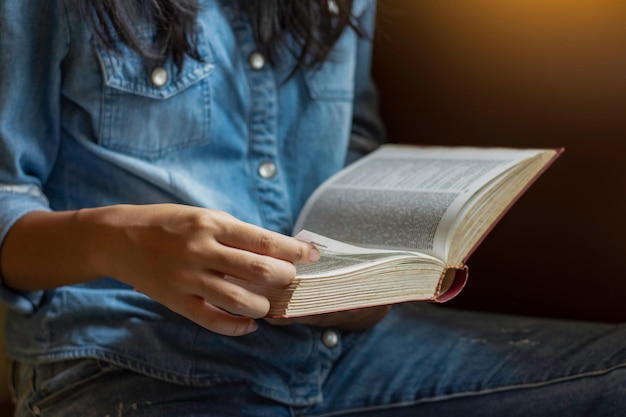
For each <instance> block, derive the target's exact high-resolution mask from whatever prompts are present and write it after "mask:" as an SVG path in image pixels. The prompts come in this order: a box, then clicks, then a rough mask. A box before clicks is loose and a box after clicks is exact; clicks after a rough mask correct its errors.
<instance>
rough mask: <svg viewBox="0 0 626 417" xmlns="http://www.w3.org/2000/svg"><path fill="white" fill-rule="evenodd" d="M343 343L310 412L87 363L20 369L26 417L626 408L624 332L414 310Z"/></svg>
mask: <svg viewBox="0 0 626 417" xmlns="http://www.w3.org/2000/svg"><path fill="white" fill-rule="evenodd" d="M343 337H345V341H344V342H345V343H343V345H345V346H349V348H347V349H346V350H345V352H342V355H341V356H340V358H339V359H338V361H337V362H335V364H334V367H333V369H332V370H331V371H330V373H329V374H328V376H327V378H326V380H325V381H322V382H323V397H324V400H323V402H321V403H319V404H316V405H315V406H313V407H309V408H306V409H305V408H302V409H291V408H290V407H288V406H286V405H283V404H279V403H276V402H273V401H271V400H268V399H265V398H263V397H262V396H259V395H257V394H255V393H254V390H252V389H251V388H250V387H249V386H248V385H247V384H246V383H244V382H243V381H241V382H237V381H231V382H229V383H223V384H217V385H214V386H208V387H185V386H180V385H175V384H172V383H169V382H165V381H159V380H155V379H152V378H150V377H147V376H144V375H140V374H137V373H134V372H131V371H128V370H125V369H122V368H119V367H117V366H115V365H111V364H107V363H105V362H102V361H99V360H93V359H85V360H75V361H68V362H63V363H56V364H48V365H40V366H37V367H35V368H33V367H30V366H27V365H21V366H20V367H19V368H20V369H18V372H17V375H18V378H16V380H17V381H18V382H19V383H18V384H16V385H18V387H17V388H18V389H17V391H18V394H19V397H20V398H21V401H20V402H19V404H18V411H17V414H16V416H17V417H23V416H31V417H32V415H40V416H42V417H45V416H48V417H56V416H64V417H72V416H81V417H89V416H106V415H109V416H111V417H113V416H129V417H143V416H151V417H161V416H171V415H176V416H183V415H184V416H189V417H194V416H197V417H200V416H206V417H209V416H224V417H225V416H266V415H267V416H277V417H279V416H283V415H284V416H292V415H310V416H324V415H333V416H346V417H347V416H402V415H407V416H409V415H410V416H436V415H448V416H471V415H481V416H500V415H506V416H507V417H508V416H515V415H524V416H527V415H533V416H541V415H555V414H557V413H558V415H559V417H565V416H568V415H572V416H577V415H583V414H584V415H594V416H605V415H606V416H609V415H617V414H616V413H618V412H617V411H615V410H623V409H624V407H626V405H625V403H626V401H625V400H624V398H626V395H625V394H626V370H625V369H624V367H625V366H626V349H625V348H626V327H625V326H624V325H610V324H595V323H582V322H565V321H558V320H545V319H536V318H525V317H514V316H503V315H493V314H482V313H477V312H469V311H458V310H453V309H448V308H446V307H439V306H430V305H424V304H415V305H406V306H402V307H398V308H395V309H394V310H393V311H392V313H391V314H390V315H389V317H388V318H387V319H386V320H385V321H383V322H382V323H381V324H380V325H378V326H376V327H375V328H374V329H373V330H371V331H368V332H364V333H361V334H346V335H344V336H343ZM476 407H479V409H480V411H479V412H478V411H476ZM583 410H584V411H583ZM542 413H543V414H542ZM568 413H570V414H568Z"/></svg>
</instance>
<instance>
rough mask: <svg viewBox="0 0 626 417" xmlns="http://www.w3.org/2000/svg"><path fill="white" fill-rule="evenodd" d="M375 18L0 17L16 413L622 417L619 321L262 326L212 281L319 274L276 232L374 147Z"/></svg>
mask: <svg viewBox="0 0 626 417" xmlns="http://www.w3.org/2000/svg"><path fill="white" fill-rule="evenodd" d="M374 17H375V3H374V1H373V0H353V1H351V0H335V1H332V0H328V1H327V0H309V1H304V0H303V1H292V0H256V1H251V0H247V1H246V0H240V1H231V0H201V1H199V2H196V1H194V0H184V1H174V0H135V1H131V0H103V1H95V0H46V1H36V0H21V1H19V2H3V3H2V4H1V5H0V46H1V48H0V51H1V52H0V53H1V54H2V61H1V64H0V147H1V152H0V207H2V210H0V238H1V239H2V240H1V241H2V252H1V254H0V255H1V258H0V262H1V264H0V265H1V271H2V277H1V278H2V290H1V291H2V293H1V296H2V299H3V300H4V302H6V303H7V304H8V306H9V317H8V323H7V329H6V332H7V340H8V343H9V351H10V354H11V355H12V356H13V358H14V359H15V362H14V365H13V377H12V380H13V386H14V389H15V392H16V398H17V411H16V415H17V416H26V415H33V414H34V415H39V416H66V417H67V416H92V415H93V416H101V415H102V416H104V415H109V416H114V415H125V416H143V415H146V416H153V417H154V416H157V417H158V416H166V415H167V416H170V415H183V416H213V415H215V416H229V415H252V416H259V415H268V416H270V415H271V416H280V415H286V416H290V415H296V414H297V415H329V414H332V415H411V416H414V415H442V414H440V413H444V414H448V415H460V414H461V413H465V414H467V413H471V412H472V410H474V409H475V408H474V407H475V406H476V404H479V405H480V408H479V409H480V410H481V411H480V415H515V413H516V412H518V413H520V414H519V415H537V416H538V415H544V414H545V415H552V414H551V413H554V412H555V410H561V413H562V414H563V415H566V413H567V412H573V413H579V412H580V411H581V410H582V409H584V408H581V407H587V406H593V407H596V408H594V409H593V411H594V412H595V413H596V414H594V415H614V414H612V413H614V411H615V410H616V409H617V408H615V407H621V406H623V405H622V404H620V403H618V400H617V399H622V398H624V397H623V392H624V378H623V372H624V371H623V370H622V369H623V368H622V366H623V364H624V356H625V354H624V353H619V352H617V353H616V349H615V348H614V346H617V345H618V341H619V340H621V341H622V343H623V340H624V330H623V329H622V328H619V327H613V326H597V325H588V326H583V325H568V324H563V323H551V322H545V323H544V322H538V321H532V320H526V319H512V318H498V317H488V316H487V317H483V316H481V315H478V314H470V313H464V314H461V313H458V312H451V311H446V310H443V311H441V310H437V309H429V308H426V307H424V306H420V305H417V306H404V307H397V308H394V309H392V310H391V311H390V309H389V308H387V307H379V308H373V309H367V310H361V311H355V312H349V313H337V314H331V315H324V316H319V317H311V318H306V319H301V320H296V321H281V320H277V321H276V320H274V321H271V322H270V321H266V320H263V319H262V318H263V317H264V316H265V314H266V313H267V311H268V308H269V303H268V301H267V300H266V299H265V298H264V297H262V296H260V295H257V294H254V293H253V292H251V291H249V290H247V289H246V288H243V287H239V286H235V285H233V284H230V283H228V282H227V281H225V280H224V279H223V278H224V276H225V275H232V276H236V277H239V278H242V279H244V280H247V281H250V282H257V283H259V282H260V283H263V284H265V285H268V286H274V287H276V288H281V287H283V286H285V285H287V284H288V283H289V282H290V281H291V280H292V279H293V278H294V276H295V266H294V265H295V264H297V263H301V262H314V261H315V260H316V259H317V257H318V256H319V253H318V252H317V250H316V249H315V248H314V247H313V246H311V245H308V244H305V243H303V242H299V241H297V240H295V239H293V238H290V237H288V235H289V234H290V232H291V228H292V225H293V222H294V219H295V217H296V216H297V214H298V212H299V210H300V208H301V207H302V204H303V202H304V200H305V199H306V198H307V197H308V195H309V194H310V193H311V192H312V190H313V189H314V188H315V187H316V186H317V185H318V184H319V183H320V182H321V181H323V180H324V179H325V178H327V177H328V176H329V175H331V174H333V173H334V172H336V171H337V170H339V169H340V168H341V167H342V166H343V164H344V163H345V162H346V161H350V160H352V159H353V158H356V157H358V156H359V155H362V154H364V153H365V152H367V151H369V150H371V149H373V148H375V147H376V146H377V144H379V143H381V142H382V140H383V137H384V134H383V128H382V126H381V122H380V120H379V117H378V115H377V113H376V94H375V90H374V88H373V86H372V83H371V81H370V74H369V71H370V58H371V49H372V42H371V39H372V37H373V29H374ZM555 334H556V335H558V338H557V337H555ZM234 336H240V337H234ZM523 341H527V343H522V342H523ZM574 342H575V343H577V344H578V345H576V346H585V347H588V346H591V347H593V349H592V350H591V351H592V353H593V356H589V355H588V353H589V351H587V350H585V354H584V355H582V354H577V353H576V352H577V350H576V349H574V350H572V343H574ZM589 375H593V376H594V377H597V378H598V379H596V380H594V381H591V380H590V378H589ZM598 380H601V381H606V382H607V383H609V382H612V383H613V384H612V386H613V391H610V390H608V391H606V392H605V390H603V389H602V388H598V384H597V383H596V381H598ZM540 387H541V388H540ZM530 392H532V393H533V395H534V396H535V398H545V399H549V402H547V403H546V404H543V403H542V408H541V409H540V410H534V411H533V409H532V407H533V404H532V403H529V402H528V401H527V399H526V397H527V395H528V393H530ZM495 393H498V394H497V395H495ZM573 397H575V398H577V399H578V400H579V401H578V402H576V403H575V404H574V403H573V402H572V398H573ZM444 400H446V401H444ZM490 400H491V401H490ZM620 401H622V402H623V399H622V400H620ZM565 405H567V406H568V408H565ZM522 406H523V407H522ZM621 409H622V408H620V410H621ZM535 411H536V412H535ZM503 413H504V414H503ZM542 413H544V414H542ZM572 415H578V414H572Z"/></svg>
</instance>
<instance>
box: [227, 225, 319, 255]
mask: <svg viewBox="0 0 626 417" xmlns="http://www.w3.org/2000/svg"><path fill="white" fill-rule="evenodd" d="M221 232H222V233H220V235H219V236H216V239H217V240H218V241H219V242H220V243H222V244H224V245H228V246H231V247H235V248H241V249H245V250H247V251H250V252H254V253H258V254H261V255H267V256H271V257H273V258H278V259H283V260H285V261H288V262H291V263H309V262H315V261H317V260H318V259H319V257H320V253H319V250H318V249H317V248H316V247H315V246H314V245H313V244H311V243H308V242H303V241H301V240H298V239H295V238H293V237H289V236H285V235H282V234H280V233H276V232H272V231H271V230H266V229H263V228H261V227H257V226H254V225H250V224H248V223H243V222H233V223H231V224H229V225H228V226H227V227H224V228H223V229H222V231H221Z"/></svg>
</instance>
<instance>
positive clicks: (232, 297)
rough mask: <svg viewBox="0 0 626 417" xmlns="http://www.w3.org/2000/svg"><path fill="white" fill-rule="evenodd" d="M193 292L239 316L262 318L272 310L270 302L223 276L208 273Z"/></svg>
mask: <svg viewBox="0 0 626 417" xmlns="http://www.w3.org/2000/svg"><path fill="white" fill-rule="evenodd" d="M191 292H192V293H193V294H194V295H196V296H199V297H201V298H202V299H204V300H206V302H208V303H209V304H212V305H214V306H216V307H219V308H221V309H222V310H225V311H227V312H229V313H231V314H236V315H239V316H245V317H251V318H261V317H265V316H266V315H267V313H268V312H269V310H270V302H269V301H268V299H267V298H265V297H264V296H262V295H259V294H256V293H254V292H252V291H250V290H248V289H246V288H243V287H241V286H239V285H237V284H235V283H232V282H229V281H226V280H225V279H224V277H223V276H220V275H215V274H208V275H207V276H205V277H203V278H202V280H201V284H200V287H199V288H196V289H191Z"/></svg>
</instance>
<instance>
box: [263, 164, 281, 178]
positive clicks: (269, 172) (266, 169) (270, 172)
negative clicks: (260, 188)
mask: <svg viewBox="0 0 626 417" xmlns="http://www.w3.org/2000/svg"><path fill="white" fill-rule="evenodd" d="M276 171H277V169H276V165H274V164H273V163H272V162H263V163H262V164H261V165H259V175H260V176H261V177H262V178H265V179H269V178H273V177H274V175H276Z"/></svg>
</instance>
